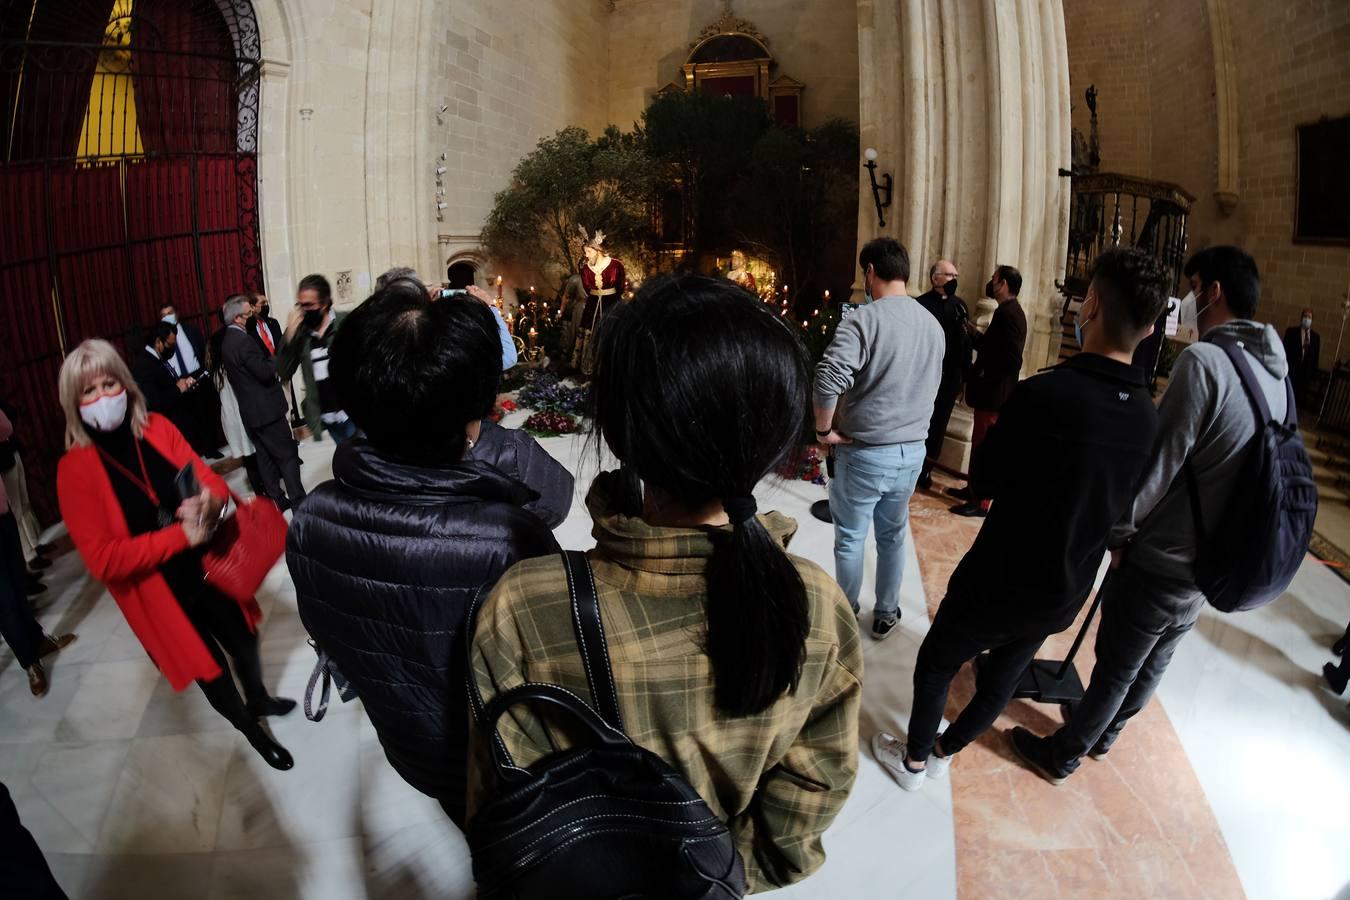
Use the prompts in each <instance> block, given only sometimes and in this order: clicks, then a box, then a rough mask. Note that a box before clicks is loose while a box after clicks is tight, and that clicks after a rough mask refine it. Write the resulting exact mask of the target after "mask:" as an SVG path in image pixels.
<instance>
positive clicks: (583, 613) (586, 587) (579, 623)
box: [562, 550, 624, 732]
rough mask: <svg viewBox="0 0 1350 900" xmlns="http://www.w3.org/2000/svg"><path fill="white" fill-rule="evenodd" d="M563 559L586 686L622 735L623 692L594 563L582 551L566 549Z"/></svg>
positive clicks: (601, 715)
mask: <svg viewBox="0 0 1350 900" xmlns="http://www.w3.org/2000/svg"><path fill="white" fill-rule="evenodd" d="M562 557H563V565H564V567H565V568H566V569H567V593H568V594H569V595H570V596H571V598H572V628H573V629H574V630H575V631H576V637H577V647H578V648H580V650H581V662H582V665H583V666H585V669H586V683H587V685H589V687H590V689H591V698H592V699H593V701H594V703H595V710H596V712H598V713H599V714H600V717H601V718H602V719H604V720H605V723H606V724H608V725H609V726H610V727H612V728H615V729H617V730H619V731H621V732H622V731H623V730H624V728H623V716H622V715H621V714H620V713H619V692H618V690H617V689H616V688H615V686H614V673H613V672H612V671H611V670H610V667H609V647H608V645H606V643H605V628H604V625H603V624H602V623H601V621H600V601H599V598H598V597H597V596H596V593H595V576H594V574H593V573H592V572H591V563H590V560H588V559H587V558H586V554H585V553H582V552H580V551H578V550H564V551H563V553H562Z"/></svg>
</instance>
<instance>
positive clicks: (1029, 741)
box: [1011, 725, 1071, 785]
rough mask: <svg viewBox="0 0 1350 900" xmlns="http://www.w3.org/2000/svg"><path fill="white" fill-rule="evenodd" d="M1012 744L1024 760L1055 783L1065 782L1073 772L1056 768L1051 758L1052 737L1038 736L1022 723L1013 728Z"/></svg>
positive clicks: (1046, 778)
mask: <svg viewBox="0 0 1350 900" xmlns="http://www.w3.org/2000/svg"><path fill="white" fill-rule="evenodd" d="M1011 737H1012V745H1013V749H1014V750H1016V751H1017V755H1018V756H1020V757H1021V758H1022V762H1024V763H1026V764H1027V766H1028V767H1029V768H1030V769H1031V770H1032V771H1033V772H1035V773H1036V774H1037V775H1039V776H1041V777H1042V778H1044V779H1045V780H1046V781H1048V782H1050V783H1051V784H1053V785H1061V784H1063V783H1064V782H1065V781H1066V780H1067V779H1068V777H1069V775H1070V774H1071V773H1069V772H1063V771H1060V770H1059V769H1057V768H1055V763H1054V761H1053V760H1052V759H1051V758H1050V739H1049V738H1043V737H1036V735H1034V734H1032V733H1031V732H1030V731H1027V730H1026V729H1025V728H1022V727H1021V726H1020V725H1019V726H1018V727H1017V728H1014V729H1013V730H1012V735H1011Z"/></svg>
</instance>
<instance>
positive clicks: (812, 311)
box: [811, 309, 820, 316]
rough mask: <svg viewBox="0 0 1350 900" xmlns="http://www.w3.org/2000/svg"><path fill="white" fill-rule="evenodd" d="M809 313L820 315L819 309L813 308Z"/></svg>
mask: <svg viewBox="0 0 1350 900" xmlns="http://www.w3.org/2000/svg"><path fill="white" fill-rule="evenodd" d="M811 315H812V316H818V315H820V310H818V309H813V310H811Z"/></svg>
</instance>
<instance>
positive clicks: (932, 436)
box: [919, 378, 961, 477]
mask: <svg viewBox="0 0 1350 900" xmlns="http://www.w3.org/2000/svg"><path fill="white" fill-rule="evenodd" d="M960 396H961V379H959V378H956V379H953V380H947V379H944V380H943V381H942V384H940V385H939V386H938V392H937V398H936V399H935V400H934V401H933V418H932V419H931V420H930V421H929V422H928V441H927V443H926V444H925V446H924V455H925V456H926V457H927V458H926V459H925V460H924V461H923V469H922V470H921V471H920V473H919V475H920V477H927V476H928V474H929V473H930V472H932V471H933V465H934V464H935V463H936V462H937V460H938V457H939V456H941V455H942V444H943V442H945V441H946V440H947V424H948V423H949V422H951V420H952V410H953V409H955V408H956V399H957V398H958V397H960Z"/></svg>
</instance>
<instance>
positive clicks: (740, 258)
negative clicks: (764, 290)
mask: <svg viewBox="0 0 1350 900" xmlns="http://www.w3.org/2000/svg"><path fill="white" fill-rule="evenodd" d="M727 280H729V281H734V282H735V283H736V284H738V285H740V286H741V287H743V288H745V289H746V290H747V291H749V292H750V293H752V294H757V293H759V288H758V287H757V286H756V285H755V276H754V275H751V274H750V272H749V271H748V270H747V269H746V268H745V254H744V253H742V252H741V251H739V250H732V251H731V270H730V271H729V272H727Z"/></svg>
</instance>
